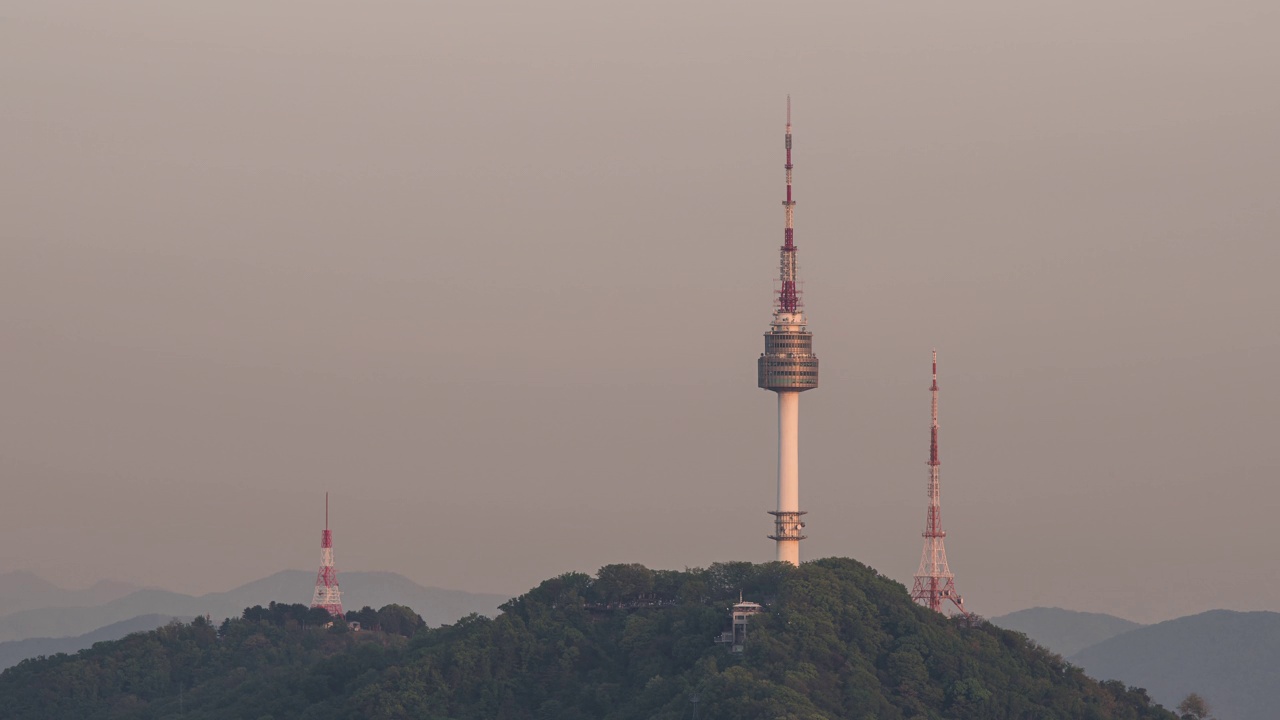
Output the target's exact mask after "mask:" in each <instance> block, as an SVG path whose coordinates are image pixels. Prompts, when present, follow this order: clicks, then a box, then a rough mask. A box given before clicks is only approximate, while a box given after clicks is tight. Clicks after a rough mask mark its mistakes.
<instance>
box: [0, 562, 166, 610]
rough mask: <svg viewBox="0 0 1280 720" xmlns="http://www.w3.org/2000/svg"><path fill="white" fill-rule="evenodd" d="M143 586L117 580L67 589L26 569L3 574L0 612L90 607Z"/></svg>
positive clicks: (0, 576)
mask: <svg viewBox="0 0 1280 720" xmlns="http://www.w3.org/2000/svg"><path fill="white" fill-rule="evenodd" d="M140 589H141V588H140V587H139V586H137V585H134V584H132V583H126V582H120V581H118V580H100V581H98V582H96V583H94V584H93V585H92V586H90V587H87V588H84V589H83V590H68V589H66V588H63V587H59V586H57V585H55V584H53V583H51V582H49V581H48V580H45V579H44V578H42V577H40V576H39V575H36V574H35V573H33V572H30V571H27V570H15V571H13V572H7V573H0V615H8V614H10V613H15V612H21V611H23V610H34V609H38V608H52V607H89V606H93V605H101V604H103V603H108V602H111V601H112V600H116V599H119V598H122V597H124V596H125V595H128V594H129V593H133V592H137V591H138V590H140Z"/></svg>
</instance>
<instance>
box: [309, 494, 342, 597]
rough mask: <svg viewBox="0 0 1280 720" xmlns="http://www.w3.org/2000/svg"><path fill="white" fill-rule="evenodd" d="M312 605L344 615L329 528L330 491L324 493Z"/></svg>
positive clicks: (331, 534)
mask: <svg viewBox="0 0 1280 720" xmlns="http://www.w3.org/2000/svg"><path fill="white" fill-rule="evenodd" d="M311 607H313V608H317V607H318V608H324V609H325V610H328V611H329V614H330V615H337V616H338V617H342V591H341V590H339V589H338V571H337V570H336V569H335V568H334V567H333V533H332V532H330V530H329V493H325V494H324V532H323V533H321V535H320V572H318V573H316V591H315V593H314V594H312V596H311Z"/></svg>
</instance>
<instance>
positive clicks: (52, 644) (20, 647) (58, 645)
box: [0, 614, 190, 670]
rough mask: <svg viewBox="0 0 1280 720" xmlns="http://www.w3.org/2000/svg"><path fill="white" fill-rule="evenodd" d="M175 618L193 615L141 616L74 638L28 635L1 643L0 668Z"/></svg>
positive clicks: (140, 629) (91, 643)
mask: <svg viewBox="0 0 1280 720" xmlns="http://www.w3.org/2000/svg"><path fill="white" fill-rule="evenodd" d="M172 620H184V621H186V620H190V618H174V617H173V616H172V615H155V614H150V615H139V616H138V617H135V618H130V619H128V620H124V621H121V622H118V623H112V624H110V625H107V626H106V627H101V628H98V629H97V630H94V631H93V632H89V633H85V634H84V635H77V636H75V637H59V638H27V639H25V640H10V641H8V642H0V670H3V669H4V668H7V667H9V666H11V665H17V664H18V663H20V662H22V661H23V660H25V659H27V658H33V657H39V656H41V655H45V656H48V655H54V654H57V653H68V654H70V653H74V652H77V651H79V650H83V649H85V648H88V647H93V644H94V643H97V642H102V641H104V640H119V639H120V638H122V637H124V636H126V635H129V634H131V633H136V632H146V631H147V630H155V629H156V628H158V627H160V626H162V625H166V624H168V623H169V622H170V621H172Z"/></svg>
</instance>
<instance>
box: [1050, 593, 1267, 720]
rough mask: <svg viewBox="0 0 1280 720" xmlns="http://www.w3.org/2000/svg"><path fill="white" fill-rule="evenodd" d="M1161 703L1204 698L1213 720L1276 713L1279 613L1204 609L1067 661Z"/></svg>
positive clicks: (1262, 719)
mask: <svg viewBox="0 0 1280 720" xmlns="http://www.w3.org/2000/svg"><path fill="white" fill-rule="evenodd" d="M1068 660H1070V661H1071V662H1072V663H1073V664H1075V665H1078V666H1079V667H1081V668H1084V671H1085V672H1086V673H1088V674H1089V675H1090V676H1092V677H1096V678H1098V679H1103V680H1106V679H1117V680H1122V681H1123V682H1125V683H1126V684H1128V685H1135V686H1138V687H1144V688H1146V689H1147V691H1148V692H1149V693H1150V694H1151V697H1152V698H1153V699H1154V700H1155V701H1156V702H1159V703H1161V704H1163V705H1165V706H1166V707H1174V706H1176V705H1177V703H1178V702H1179V701H1180V700H1181V699H1182V698H1184V697H1186V696H1187V694H1188V693H1191V692H1196V693H1199V694H1200V695H1202V696H1204V697H1205V698H1206V699H1207V700H1208V701H1209V704H1210V705H1211V706H1212V708H1213V714H1214V715H1215V716H1216V717H1218V718H1219V720H1274V719H1275V718H1276V717H1280V710H1278V708H1280V613H1274V612H1235V611H1232V610H1210V611H1209V612H1205V613H1200V614H1199V615H1190V616H1188V617H1181V618H1178V619H1176V620H1169V621H1166V622H1162V623H1157V624H1155V625H1148V626H1145V627H1141V628H1138V629H1136V630H1132V631H1130V632H1126V633H1123V634H1121V635H1117V636H1115V637H1112V638H1110V639H1107V640H1104V641H1102V642H1100V643H1098V644H1097V645H1094V646H1092V647H1089V648H1085V649H1084V650H1082V651H1080V652H1079V653H1076V654H1074V655H1072V656H1071V657H1069V658H1068Z"/></svg>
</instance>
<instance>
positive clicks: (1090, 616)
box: [991, 607, 1142, 657]
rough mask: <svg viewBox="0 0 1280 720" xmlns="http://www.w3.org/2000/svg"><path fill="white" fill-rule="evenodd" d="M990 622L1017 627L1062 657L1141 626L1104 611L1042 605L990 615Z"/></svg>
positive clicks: (1008, 628) (1004, 626)
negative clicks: (1005, 613) (1093, 611)
mask: <svg viewBox="0 0 1280 720" xmlns="http://www.w3.org/2000/svg"><path fill="white" fill-rule="evenodd" d="M991 622H993V623H995V624H996V625H999V626H1000V627H1002V628H1005V629H1006V630H1017V631H1018V632H1020V633H1023V634H1025V635H1026V636H1027V637H1029V638H1031V639H1032V640H1035V641H1036V642H1037V643H1040V645H1042V646H1044V647H1046V648H1048V649H1050V650H1052V651H1054V652H1056V653H1058V654H1059V655H1061V656H1063V657H1070V656H1071V655H1074V654H1076V653H1078V652H1080V651H1081V650H1083V649H1085V648H1087V647H1089V646H1091V645H1096V644H1098V643H1100V642H1102V641H1103V640H1106V639H1108V638H1112V637H1115V636H1116V635H1119V634H1120V633H1124V632H1128V631H1130V630H1134V629H1137V628H1140V627H1142V625H1141V623H1136V622H1133V621H1132V620H1125V619H1124V618H1118V617H1116V616H1114V615H1107V614H1105V613H1087V612H1077V611H1075V610H1063V609H1062V608H1046V607H1034V608H1028V609H1026V610H1019V611H1017V612H1011V613H1009V614H1008V615H1000V616H999V617H993V618H991Z"/></svg>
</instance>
